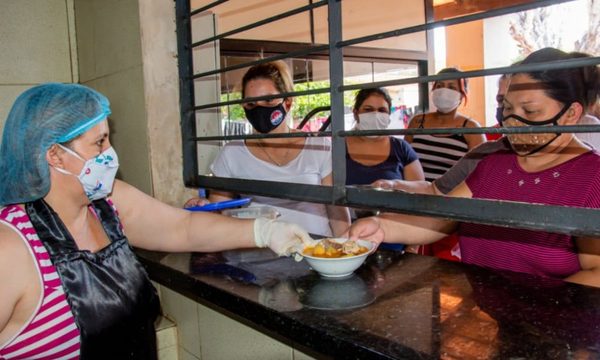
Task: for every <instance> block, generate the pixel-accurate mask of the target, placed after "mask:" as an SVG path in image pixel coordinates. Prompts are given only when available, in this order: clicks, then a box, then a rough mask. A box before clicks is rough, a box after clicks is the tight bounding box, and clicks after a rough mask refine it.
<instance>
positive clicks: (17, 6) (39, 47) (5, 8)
mask: <svg viewBox="0 0 600 360" xmlns="http://www.w3.org/2000/svg"><path fill="white" fill-rule="evenodd" d="M0 44H2V51H0V128H3V127H4V122H5V120H6V117H7V115H8V112H9V111H10V107H11V106H12V104H13V102H14V101H15V99H16V98H17V96H18V95H19V94H20V93H22V92H23V91H25V90H26V89H28V88H30V87H32V86H34V85H37V84H40V83H44V82H49V81H56V82H66V83H70V82H76V81H77V57H76V51H77V49H76V45H75V37H74V20H73V1H72V0H44V1H39V0H2V3H1V4H0Z"/></svg>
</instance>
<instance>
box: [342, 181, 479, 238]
mask: <svg viewBox="0 0 600 360" xmlns="http://www.w3.org/2000/svg"><path fill="white" fill-rule="evenodd" d="M448 195H449V196H453V197H468V198H470V197H472V193H471V190H470V189H469V188H468V186H467V185H466V184H465V183H464V182H463V183H461V184H460V185H459V186H457V187H456V189H454V190H453V191H452V192H450V193H449V194H448ZM456 226H457V222H455V221H452V220H445V219H439V218H432V217H425V216H415V215H406V214H397V213H384V214H382V215H380V216H377V217H370V218H365V219H360V220H358V221H356V222H354V223H353V224H352V226H351V228H350V230H349V236H350V237H351V238H353V239H364V240H369V241H373V242H376V243H380V242H382V241H385V242H390V243H402V244H406V245H422V244H429V243H432V242H435V241H437V240H439V239H441V238H443V237H444V236H446V235H448V234H451V233H452V232H454V230H455V229H456Z"/></svg>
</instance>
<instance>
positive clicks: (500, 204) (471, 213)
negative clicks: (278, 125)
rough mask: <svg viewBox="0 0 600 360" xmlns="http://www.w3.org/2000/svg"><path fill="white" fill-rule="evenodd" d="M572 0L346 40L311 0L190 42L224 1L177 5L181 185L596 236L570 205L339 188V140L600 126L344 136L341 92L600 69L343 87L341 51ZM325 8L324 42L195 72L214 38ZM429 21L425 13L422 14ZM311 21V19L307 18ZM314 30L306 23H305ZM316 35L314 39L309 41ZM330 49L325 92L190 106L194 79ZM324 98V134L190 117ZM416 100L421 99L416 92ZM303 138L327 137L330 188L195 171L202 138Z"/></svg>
mask: <svg viewBox="0 0 600 360" xmlns="http://www.w3.org/2000/svg"><path fill="white" fill-rule="evenodd" d="M430 1H431V0H424V6H425V9H426V13H427V12H431V8H432V4H431V2H430ZM569 1H573V0H540V1H532V2H530V3H526V4H520V5H514V6H507V7H504V8H500V9H494V10H489V11H486V12H480V13H475V14H470V15H465V16H460V17H456V18H452V19H447V20H442V21H427V22H426V23H424V24H420V25H417V26H411V27H406V28H401V29H396V30H393V31H388V32H383V33H378V34H371V35H369V36H363V37H358V38H353V39H348V40H342V21H343V19H342V12H341V0H322V1H315V2H313V1H312V0H310V1H309V3H308V5H306V6H302V7H299V8H296V9H292V10H289V11H287V12H284V13H281V14H277V15H274V16H271V17H268V18H265V19H262V20H260V21H257V22H254V23H252V24H249V25H245V26H242V27H240V28H238V29H234V30H230V31H227V32H225V33H222V34H219V35H216V36H211V37H207V38H206V39H202V40H200V41H197V42H195V43H192V36H191V17H192V16H193V15H195V14H198V13H200V12H203V11H208V10H210V9H212V8H214V7H216V6H219V5H220V4H222V3H225V2H227V0H220V1H214V2H212V3H210V4H208V5H206V6H203V7H202V8H200V9H196V10H192V9H191V8H190V1H189V0H175V2H176V16H177V37H178V51H179V75H180V96H181V101H180V103H181V131H182V139H183V162H184V181H185V184H186V186H190V187H206V188H214V189H219V190H227V191H231V192H237V193H250V194H257V195H263V196H271V197H279V198H288V199H292V200H303V201H312V202H319V203H326V204H337V205H345V206H352V207H357V208H371V209H380V210H386V211H392V212H400V213H408V214H420V215H429V216H436V217H443V218H449V219H455V220H459V221H468V222H475V223H484V224H493V225H501V226H511V227H521V228H527V229H540V230H546V231H552V232H559V233H565V234H573V235H590V236H600V221H599V220H600V210H595V209H582V208H569V207H562V206H545V205H544V206H542V205H533V204H524V203H514V202H507V201H492V200H478V199H458V198H445V197H444V198H443V197H438V196H431V195H419V194H408V193H401V192H385V193H383V192H379V191H375V190H369V189H365V188H363V187H361V188H357V187H350V186H345V180H346V179H345V178H346V176H345V173H346V168H345V165H346V162H345V151H346V149H345V141H344V138H345V137H346V136H356V135H384V134H387V135H402V134H404V135H406V134H408V135H412V134H440V133H443V134H454V133H460V134H480V133H501V134H508V133H536V132H573V133H576V132H598V131H600V126H593V125H587V126H560V127H553V128H552V129H550V130H548V129H547V128H545V129H543V130H540V129H533V128H531V127H525V128H495V127H483V128H456V129H402V130H370V131H356V130H354V131H345V130H344V122H343V119H344V111H343V105H344V104H343V93H344V91H350V90H355V89H362V88H368V87H374V86H379V87H385V86H390V85H401V84H414V83H428V82H432V81H436V80H447V79H456V78H458V77H461V78H463V77H480V76H488V75H495V74H504V73H514V72H527V71H536V70H548V69H559V68H569V67H579V66H585V65H592V64H600V57H591V58H579V59H571V60H567V61H561V62H552V63H539V64H529V65H520V66H513V67H498V68H488V69H477V70H471V71H466V72H463V73H461V74H459V75H456V74H453V73H445V74H439V75H428V76H419V77H415V78H407V79H398V80H392V81H382V82H370V83H362V84H353V85H344V73H343V66H342V64H343V54H342V51H343V49H344V48H345V47H348V46H351V45H356V44H361V43H365V42H369V41H373V40H380V39H385V38H389V37H394V36H400V35H406V34H412V33H417V32H422V31H426V30H431V29H434V28H437V27H443V26H450V25H456V24H461V23H466V22H470V21H475V20H481V19H486V18H489V17H494V16H499V15H505V14H511V13H516V12H520V11H525V10H530V9H534V8H538V7H545V6H549V5H554V4H558V3H564V2H569ZM324 6H326V7H327V12H328V31H329V33H328V35H329V39H328V40H329V43H328V44H325V45H318V44H313V45H311V46H307V47H305V48H302V49H300V50H296V51H290V52H287V53H284V54H278V55H275V56H270V57H266V58H263V59H259V60H255V61H249V62H247V63H243V64H236V65H232V66H229V67H224V68H220V69H215V70H211V71H205V72H202V73H196V74H194V73H193V70H192V62H193V55H192V52H193V49H194V48H195V47H199V46H202V45H203V44H207V43H210V42H214V41H218V40H220V39H223V38H226V37H227V36H231V35H233V34H237V33H240V32H242V31H246V30H249V29H252V28H254V27H257V26H261V25H264V24H268V23H270V22H273V21H276V20H280V19H283V18H286V17H289V16H292V15H295V14H299V13H302V12H308V11H310V12H311V14H312V10H313V9H316V8H319V7H324ZM428 17H431V16H428ZM311 19H312V15H311ZM311 28H312V23H311ZM313 38H314V37H313ZM323 51H328V53H329V76H330V87H327V88H319V89H311V90H306V91H295V92H289V93H283V94H277V95H272V96H261V97H254V98H246V99H243V100H229V101H221V102H213V103H209V104H202V105H197V104H195V103H194V98H195V97H194V84H193V82H194V80H195V79H200V78H204V77H208V76H213V75H215V74H221V73H225V72H228V71H232V70H236V69H242V68H245V67H249V66H253V65H256V64H261V63H266V62H270V61H274V60H280V59H289V58H294V57H301V56H305V55H308V54H311V53H316V52H323ZM321 93H330V96H331V115H332V127H331V131H327V132H318V133H316V132H312V133H311V132H305V133H288V134H277V135H274V134H252V135H228V136H202V137H198V136H196V124H195V112H197V111H200V110H204V109H212V108H217V107H220V106H226V105H232V104H240V103H242V102H245V101H258V100H268V99H274V98H281V97H294V96H301V95H309V94H321ZM421 95H422V94H421ZM309 136H331V138H332V157H333V178H334V185H333V187H325V186H314V185H301V184H292V183H280V182H269V181H255V180H244V179H230V178H219V177H214V176H203V175H199V174H198V163H197V161H198V160H197V153H196V144H197V143H198V142H203V141H217V140H232V139H250V138H281V137H309Z"/></svg>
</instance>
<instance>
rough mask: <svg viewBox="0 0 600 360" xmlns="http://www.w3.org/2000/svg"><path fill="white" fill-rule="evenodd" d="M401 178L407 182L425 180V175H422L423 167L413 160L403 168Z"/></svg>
mask: <svg viewBox="0 0 600 360" xmlns="http://www.w3.org/2000/svg"><path fill="white" fill-rule="evenodd" d="M402 176H403V177H404V180H407V181H417V180H425V174H424V173H423V167H422V166H421V162H420V161H419V160H415V161H413V162H411V163H410V164H408V165H406V166H405V167H404V171H403V174H402Z"/></svg>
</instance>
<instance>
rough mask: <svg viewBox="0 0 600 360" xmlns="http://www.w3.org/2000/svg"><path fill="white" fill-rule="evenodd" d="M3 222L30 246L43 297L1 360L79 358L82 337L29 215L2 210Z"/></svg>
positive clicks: (1, 350) (1, 348) (3, 347)
mask: <svg viewBox="0 0 600 360" xmlns="http://www.w3.org/2000/svg"><path fill="white" fill-rule="evenodd" d="M0 222H1V223H3V224H4V225H7V226H9V227H10V228H12V229H13V230H15V231H16V232H17V233H18V234H19V235H20V236H21V238H22V239H23V241H24V242H25V243H26V244H27V246H28V248H29V250H30V254H31V256H32V259H33V260H34V261H35V263H36V265H37V269H38V272H39V274H40V280H41V285H42V289H43V290H42V297H41V299H40V301H39V302H38V305H37V307H36V309H35V310H34V312H33V314H32V315H31V317H30V318H29V320H28V321H27V322H26V323H25V324H24V325H23V327H22V328H21V330H20V331H19V332H18V333H17V334H15V336H14V337H13V338H11V339H9V340H8V342H6V343H5V344H0V359H77V358H79V349H80V334H79V330H78V328H77V326H76V324H75V319H74V317H73V313H72V312H71V308H70V307H69V304H68V303H67V299H66V296H65V293H64V290H63V287H62V285H61V282H60V279H59V277H58V274H57V272H56V269H55V268H54V265H52V262H51V260H50V256H49V254H48V252H47V251H46V248H45V247H44V245H43V244H42V242H41V241H40V239H39V237H38V236H37V234H36V231H35V229H34V228H33V226H32V224H31V221H30V220H29V217H28V216H27V214H26V213H25V212H24V211H23V210H22V209H21V208H19V207H18V206H15V205H11V206H7V207H5V208H2V209H0Z"/></svg>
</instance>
